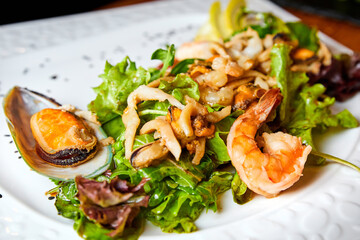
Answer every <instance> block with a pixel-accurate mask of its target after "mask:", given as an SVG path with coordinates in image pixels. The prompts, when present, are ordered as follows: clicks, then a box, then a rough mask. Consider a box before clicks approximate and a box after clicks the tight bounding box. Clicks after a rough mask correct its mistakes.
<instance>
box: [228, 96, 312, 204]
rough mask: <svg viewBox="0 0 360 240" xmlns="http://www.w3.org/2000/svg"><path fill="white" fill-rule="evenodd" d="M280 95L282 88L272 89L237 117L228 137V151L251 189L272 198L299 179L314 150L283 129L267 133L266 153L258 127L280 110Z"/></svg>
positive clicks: (240, 174) (264, 138)
mask: <svg viewBox="0 0 360 240" xmlns="http://www.w3.org/2000/svg"><path fill="white" fill-rule="evenodd" d="M280 96H281V95H280V91H279V89H270V90H268V91H267V92H266V93H265V94H264V95H263V96H262V98H261V99H260V100H259V102H258V103H257V104H256V105H253V106H251V107H250V108H249V109H248V110H247V111H246V112H245V113H244V114H243V115H241V116H239V117H238V118H237V119H236V121H235V122H234V124H233V125H232V127H231V129H230V132H229V135H228V138H227V149H228V153H229V156H230V159H231V162H232V164H233V166H234V167H235V168H236V171H237V172H238V174H239V176H240V178H241V179H242V180H243V181H244V182H245V183H246V184H247V186H248V188H249V189H251V190H252V191H254V192H256V193H258V194H261V195H263V196H265V197H268V198H269V197H275V196H276V195H278V194H279V193H280V192H281V191H283V190H285V189H287V188H289V187H290V186H292V185H293V184H294V183H295V182H297V181H298V180H299V178H300V176H301V175H302V170H303V168H304V164H305V162H306V159H307V156H308V154H309V153H310V152H311V147H310V146H304V145H302V143H301V139H300V138H298V137H295V136H291V135H289V134H286V133H283V132H277V133H270V134H268V133H264V134H263V135H262V138H263V141H261V146H260V147H263V152H262V151H261V150H260V148H259V146H258V144H257V143H256V141H255V134H256V132H257V130H258V129H259V127H260V126H261V125H262V124H263V123H264V122H265V121H266V119H267V117H268V116H269V114H270V113H271V112H272V110H273V109H276V107H277V106H278V104H279V103H280ZM259 145H260V144H259Z"/></svg>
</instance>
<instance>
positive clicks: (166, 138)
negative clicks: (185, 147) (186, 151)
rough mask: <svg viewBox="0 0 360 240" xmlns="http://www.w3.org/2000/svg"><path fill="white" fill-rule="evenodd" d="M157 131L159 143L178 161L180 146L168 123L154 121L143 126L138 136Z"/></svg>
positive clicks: (160, 120) (159, 120) (161, 120)
mask: <svg viewBox="0 0 360 240" xmlns="http://www.w3.org/2000/svg"><path fill="white" fill-rule="evenodd" d="M154 131H157V132H158V133H159V134H160V136H161V141H163V142H164V145H165V146H166V147H167V148H168V149H169V151H170V152H171V153H172V155H174V157H175V159H176V160H177V161H179V159H180V155H181V146H180V144H179V142H178V140H177V139H176V137H175V135H174V132H173V130H172V128H171V125H170V123H168V122H167V121H166V120H163V119H154V120H151V121H149V122H147V123H145V124H144V125H143V127H142V128H141V129H140V134H146V133H151V132H154Z"/></svg>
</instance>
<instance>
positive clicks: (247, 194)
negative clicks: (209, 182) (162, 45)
mask: <svg viewBox="0 0 360 240" xmlns="http://www.w3.org/2000/svg"><path fill="white" fill-rule="evenodd" d="M231 190H232V194H233V199H234V202H236V203H237V204H241V205H242V204H245V203H247V202H248V201H250V200H251V198H252V191H251V190H250V189H248V187H247V186H246V184H245V183H244V182H243V181H242V180H241V179H240V177H239V175H238V174H237V173H236V174H235V175H234V178H233V180H232V182H231Z"/></svg>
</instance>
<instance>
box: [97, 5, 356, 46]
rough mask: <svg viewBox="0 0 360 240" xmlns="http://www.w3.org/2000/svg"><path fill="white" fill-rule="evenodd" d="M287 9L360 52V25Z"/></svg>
mask: <svg viewBox="0 0 360 240" xmlns="http://www.w3.org/2000/svg"><path fill="white" fill-rule="evenodd" d="M151 1H155V0H118V1H114V2H112V3H109V4H105V5H104V6H102V7H99V8H98V9H99V10H100V9H108V8H114V7H122V6H128V5H132V4H139V3H144V2H151ZM286 10H287V11H289V12H290V13H292V14H293V15H295V16H297V17H298V18H300V19H301V20H302V21H303V22H304V23H306V24H308V25H310V26H312V27H316V28H317V29H319V30H320V31H321V32H323V33H325V34H326V35H328V36H330V37H331V38H333V39H335V40H336V41H338V42H340V43H342V44H344V45H345V46H347V47H349V48H350V49H352V50H353V51H356V52H360V26H359V25H355V24H353V23H350V22H346V21H340V20H336V19H332V18H329V17H323V16H319V15H315V14H311V13H306V12H302V11H298V10H294V9H289V8H286Z"/></svg>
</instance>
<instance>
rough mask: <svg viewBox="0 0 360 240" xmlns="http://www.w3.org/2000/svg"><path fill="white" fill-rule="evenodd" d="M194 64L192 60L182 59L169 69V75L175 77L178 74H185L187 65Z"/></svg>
mask: <svg viewBox="0 0 360 240" xmlns="http://www.w3.org/2000/svg"><path fill="white" fill-rule="evenodd" d="M194 62H195V59H194V58H188V59H184V60H182V61H181V62H179V63H178V64H176V65H175V66H174V67H173V68H172V69H171V72H170V74H171V75H174V76H176V75H178V74H179V73H186V72H187V71H188V70H189V65H190V64H193V63H194Z"/></svg>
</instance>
